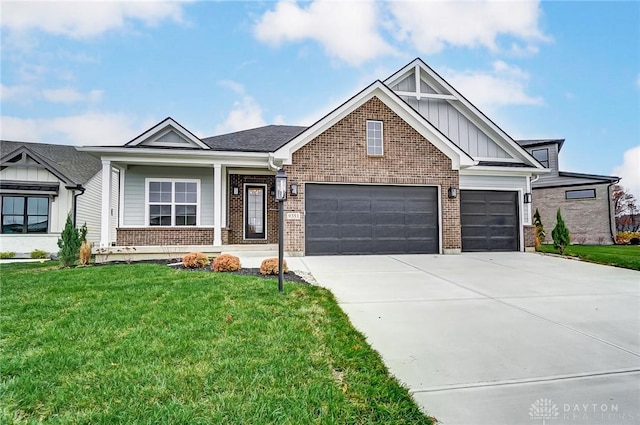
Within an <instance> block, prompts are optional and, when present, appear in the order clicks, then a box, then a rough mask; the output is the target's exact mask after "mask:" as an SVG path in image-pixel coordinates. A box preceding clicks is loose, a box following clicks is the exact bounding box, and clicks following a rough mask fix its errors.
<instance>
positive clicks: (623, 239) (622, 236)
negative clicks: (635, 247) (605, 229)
mask: <svg viewBox="0 0 640 425" xmlns="http://www.w3.org/2000/svg"><path fill="white" fill-rule="evenodd" d="M633 238H636V239H638V240H640V232H618V233H617V234H616V243H617V244H621V245H626V244H630V243H631V239H633Z"/></svg>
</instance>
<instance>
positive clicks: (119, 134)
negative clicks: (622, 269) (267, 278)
mask: <svg viewBox="0 0 640 425" xmlns="http://www.w3.org/2000/svg"><path fill="white" fill-rule="evenodd" d="M0 23H1V41H0V42H1V45H0V46H1V53H0V55H1V57H0V60H1V62H0V115H1V116H0V137H1V138H2V139H3V140H19V141H31V142H42V143H58V144H70V145H122V144H124V143H126V142H128V141H129V140H131V139H132V138H134V137H135V136H137V135H139V134H140V133H142V132H143V131H145V130H146V129H148V128H150V127H152V126H153V125H154V124H156V123H158V122H160V121H161V120H163V119H164V118H166V117H167V116H171V117H172V118H174V119H175V120H177V121H178V122H179V123H181V124H182V125H183V126H185V127H186V128H187V129H189V130H191V131H192V132H193V133H194V134H196V135H198V136H200V137H206V136H212V135H216V134H222V133H227V132H232V131H238V130H243V129H246V128H253V127H259V126H262V125H267V124H290V125H311V124H313V123H314V122H315V121H317V120H318V119H320V118H322V116H324V115H325V114H326V113H328V112H330V111H331V110H333V109H334V108H336V107H337V106H339V105H340V104H342V103H343V102H344V101H346V100H347V99H348V98H350V97H351V96H353V95H354V94H356V93H357V92H359V91H360V90H362V89H363V88H365V87H366V86H368V85H369V84H370V83H372V82H373V81H375V80H377V79H380V80H384V79H385V78H387V77H388V76H390V75H391V74H393V73H394V72H395V71H397V70H398V69H400V68H402V67H403V66H404V65H406V64H407V63H409V62H411V61H412V60H413V59H415V58H416V57H420V58H422V59H423V60H424V61H425V62H426V63H427V64H428V65H429V66H431V67H432V68H433V69H434V70H435V71H436V72H438V73H439V74H440V75H441V76H443V77H444V78H445V79H446V80H447V81H448V82H449V83H451V84H452V85H453V86H454V87H455V88H456V89H457V90H458V91H459V92H461V93H462V94H463V95H464V96H465V97H467V98H468V99H469V100H470V101H471V102H473V103H474V104H475V105H476V106H477V107H479V108H480V110H482V111H483V112H484V113H485V114H486V115H487V116H489V117H490V118H491V119H492V120H493V121H494V122H496V123H497V124H498V125H499V126H500V127H501V128H502V129H503V130H505V131H506V132H507V133H508V134H509V135H510V136H512V137H513V138H515V139H532V138H533V139H535V138H563V139H566V142H565V144H564V147H563V149H562V151H561V153H560V168H561V170H563V171H573V172H583V173H592V174H603V175H615V176H620V177H622V178H623V180H622V181H621V184H622V185H623V186H625V187H626V188H628V189H630V190H631V191H632V193H634V194H635V196H636V198H638V199H640V171H639V170H640V2H637V1H627V2H615V1H603V2H597V1H557V2H546V1H543V2H537V1H465V2H456V1H397V2H373V1H366V0H360V1H326V0H313V1H308V2H290V1H268V2H260V1H251V2H241V1H233V2H232V1H201V2H198V1H195V2H188V1H181V2H152V1H138V2H103V1H83V2H55V1H47V2H31V1H20V2H8V1H2V2H1V3H0Z"/></svg>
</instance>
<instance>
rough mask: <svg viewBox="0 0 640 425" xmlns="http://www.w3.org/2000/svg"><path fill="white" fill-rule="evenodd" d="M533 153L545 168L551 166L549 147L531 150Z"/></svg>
mask: <svg viewBox="0 0 640 425" xmlns="http://www.w3.org/2000/svg"><path fill="white" fill-rule="evenodd" d="M531 155H533V157H534V158H535V159H537V160H538V162H539V163H540V164H542V165H543V166H544V168H549V149H534V150H532V151H531Z"/></svg>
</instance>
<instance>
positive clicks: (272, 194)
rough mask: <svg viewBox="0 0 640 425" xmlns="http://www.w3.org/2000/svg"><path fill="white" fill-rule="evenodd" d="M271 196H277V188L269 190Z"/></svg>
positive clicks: (272, 187)
mask: <svg viewBox="0 0 640 425" xmlns="http://www.w3.org/2000/svg"><path fill="white" fill-rule="evenodd" d="M269 195H271V196H276V188H275V186H271V189H269Z"/></svg>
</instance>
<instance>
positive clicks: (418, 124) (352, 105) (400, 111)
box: [273, 80, 477, 169]
mask: <svg viewBox="0 0 640 425" xmlns="http://www.w3.org/2000/svg"><path fill="white" fill-rule="evenodd" d="M373 97H377V98H378V99H380V100H381V101H382V102H383V103H384V104H385V105H386V106H388V107H389V108H390V109H391V110H392V111H393V112H394V113H395V114H396V115H398V116H399V117H400V118H402V119H403V120H404V121H405V122H406V123H407V124H409V125H410V126H411V127H413V128H414V129H415V130H416V131H417V132H418V133H420V135H422V136H423V137H424V138H425V139H427V140H428V141H429V142H431V143H432V144H433V145H434V146H435V147H436V148H438V149H439V150H440V151H441V152H442V153H444V154H445V155H446V156H447V157H448V158H450V159H451V167H452V169H459V168H460V167H468V166H473V165H475V164H476V163H477V162H476V161H474V160H473V158H471V157H470V156H469V155H468V154H467V153H466V152H464V151H463V150H462V149H460V148H459V147H458V146H456V145H455V144H454V143H453V142H452V141H451V140H449V139H448V138H447V137H446V136H445V135H444V134H442V133H441V132H440V131H439V130H438V129H437V128H436V127H434V126H433V125H432V124H431V123H430V122H428V121H427V120H426V119H424V117H423V116H422V115H420V114H419V113H418V112H416V111H415V110H414V109H413V108H411V107H410V106H409V105H408V104H407V103H406V102H404V101H403V100H402V99H400V98H399V97H398V96H397V95H396V94H395V93H394V92H393V91H392V90H391V89H389V87H387V86H386V85H384V84H383V83H382V82H381V81H379V80H378V81H376V82H374V83H373V84H371V85H370V86H369V87H367V88H366V89H364V90H362V91H361V92H360V93H358V94H356V95H355V96H353V97H352V98H351V99H349V100H347V101H346V102H345V103H343V104H342V105H341V106H339V107H338V108H336V109H334V110H333V111H332V112H330V113H329V114H328V115H326V116H325V117H324V118H322V119H320V121H318V122H316V123H315V124H313V125H312V126H311V127H309V128H308V129H306V130H305V131H303V132H302V133H300V134H299V135H298V136H296V137H295V138H294V139H292V140H291V141H289V142H288V143H287V144H285V145H284V146H282V147H281V148H280V149H278V150H277V151H275V152H274V155H273V156H274V159H275V161H277V162H280V163H282V164H285V165H290V164H291V163H292V157H293V153H294V152H296V151H297V150H298V149H300V148H302V147H303V146H304V145H306V144H307V143H309V142H311V141H312V140H313V139H315V138H316V137H317V136H319V135H320V134H322V133H324V132H325V131H326V130H328V129H329V128H330V127H331V126H333V125H334V124H335V123H337V122H338V121H340V120H341V119H343V118H344V117H346V116H347V115H349V114H350V113H351V112H353V111H354V110H356V109H357V108H359V107H360V106H362V105H363V104H364V103H366V102H367V101H369V100H370V99H372V98H373Z"/></svg>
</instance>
